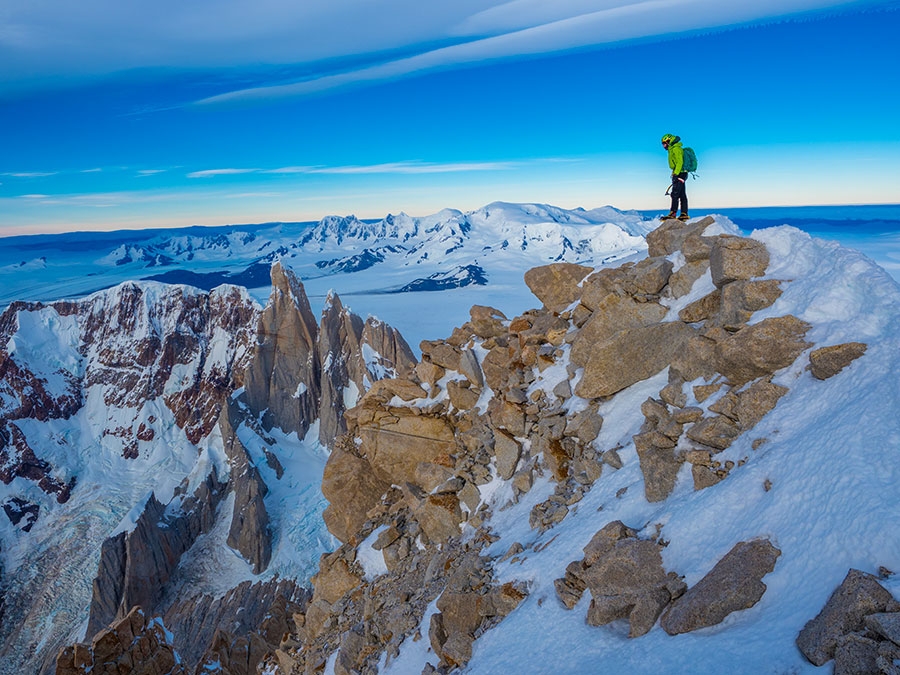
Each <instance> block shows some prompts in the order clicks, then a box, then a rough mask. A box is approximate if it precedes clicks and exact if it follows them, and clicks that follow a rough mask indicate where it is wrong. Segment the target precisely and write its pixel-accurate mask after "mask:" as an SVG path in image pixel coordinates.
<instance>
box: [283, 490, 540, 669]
mask: <svg viewBox="0 0 900 675" xmlns="http://www.w3.org/2000/svg"><path fill="white" fill-rule="evenodd" d="M373 528H378V534H377V536H375V529H373ZM421 534H422V526H421V525H420V524H419V522H418V521H417V520H415V519H414V518H413V517H412V509H411V507H410V506H409V495H408V494H404V491H403V490H400V489H398V488H391V489H389V490H387V491H386V494H385V495H384V498H383V499H382V500H381V502H380V503H379V504H378V506H376V507H375V508H373V509H372V511H371V512H370V520H369V521H368V522H367V523H366V524H365V526H364V528H363V531H362V533H360V536H361V537H362V536H368V535H371V536H372V537H373V539H374V544H373V549H374V550H376V551H381V553H382V555H383V557H384V560H385V563H386V565H387V568H388V570H389V571H388V572H387V573H384V574H380V575H379V576H377V577H374V578H367V577H366V576H365V570H364V569H363V567H362V566H361V564H360V562H359V561H358V560H357V559H356V548H355V547H354V546H351V545H349V544H345V545H343V546H341V547H339V548H338V549H337V550H335V551H334V552H332V553H329V554H325V555H323V556H322V559H321V561H320V566H319V572H318V574H317V575H316V576H315V577H314V578H313V586H314V592H313V596H312V598H311V600H310V603H309V605H308V607H307V609H306V611H305V612H304V613H302V614H295V615H294V628H293V630H292V631H291V634H290V635H288V636H286V637H285V639H284V640H283V641H282V643H281V646H280V647H279V649H278V650H276V651H275V653H274V654H273V655H272V656H270V657H269V659H268V662H269V663H271V664H273V665H275V664H277V666H278V668H279V669H280V670H279V672H282V673H292V672H293V673H310V674H311V673H314V672H318V670H319V669H320V668H321V666H322V665H323V664H324V663H325V662H326V660H327V659H328V658H329V656H331V655H332V654H333V653H334V652H335V651H336V652H337V654H336V656H335V657H334V658H335V672H339V673H366V674H368V673H375V672H377V666H378V663H379V662H384V659H385V656H384V654H385V653H386V654H387V656H386V659H387V662H388V663H390V660H391V659H392V658H394V657H395V656H396V655H397V654H398V653H399V646H400V644H401V643H402V642H403V641H404V640H405V639H407V638H412V639H414V640H419V639H425V637H426V636H424V635H422V634H421V633H420V632H419V630H420V628H419V627H420V625H421V624H422V621H423V617H424V615H425V611H426V608H427V607H428V606H429V604H430V603H432V602H434V601H435V600H437V607H438V610H439V612H438V613H437V614H434V615H433V616H432V618H431V624H430V630H429V635H428V636H427V638H428V639H429V640H430V642H431V644H432V645H433V646H434V648H435V650H436V652H435V653H436V654H437V656H438V658H440V659H441V664H443V665H442V667H445V668H447V667H451V666H450V664H454V665H462V664H464V663H465V662H466V661H467V660H468V658H469V656H470V655H471V644H472V641H473V640H474V639H475V638H476V637H477V636H478V635H480V634H481V633H482V632H484V631H485V630H487V629H489V628H490V627H491V626H492V625H494V624H495V623H496V622H497V621H499V620H500V619H502V617H504V616H506V615H507V614H509V613H510V612H511V611H512V610H513V609H515V607H516V606H517V605H518V603H519V602H520V601H521V600H522V599H523V598H524V597H525V591H524V588H521V587H519V586H517V585H514V584H503V585H499V584H494V583H492V577H493V572H492V567H491V564H490V561H489V560H488V559H486V558H483V557H481V556H480V555H479V554H478V549H479V548H480V547H481V546H483V545H484V543H485V542H486V541H489V539H478V538H476V539H474V540H471V541H469V542H467V543H463V542H462V541H461V539H460V537H458V536H457V537H456V538H455V539H453V540H448V541H444V542H443V544H442V546H440V547H438V546H433V545H427V546H417V545H416V541H417V539H418V538H419V537H420V536H421Z"/></svg>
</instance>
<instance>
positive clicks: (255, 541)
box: [0, 265, 411, 670]
mask: <svg viewBox="0 0 900 675" xmlns="http://www.w3.org/2000/svg"><path fill="white" fill-rule="evenodd" d="M272 282H273V290H272V295H271V298H270V301H269V303H268V305H267V306H266V307H265V308H261V307H260V306H259V305H258V304H257V303H256V302H255V301H254V300H253V299H251V298H250V296H249V295H248V294H247V292H246V291H245V290H243V289H239V288H237V287H233V286H222V287H219V288H217V289H215V290H213V291H212V292H209V293H204V292H200V291H198V290H196V289H190V288H188V287H184V286H166V285H163V284H157V283H126V284H122V285H121V286H119V287H116V288H115V289H111V290H109V291H105V292H101V293H98V294H95V295H93V296H90V297H89V298H86V299H84V300H81V301H77V302H58V303H51V304H47V305H41V304H24V303H14V304H13V305H11V306H10V307H9V308H8V309H7V310H6V312H4V313H3V314H2V316H0V331H2V334H0V375H2V377H0V480H2V481H3V483H4V486H0V487H2V488H3V491H2V494H0V502H2V505H3V507H4V513H0V518H5V521H6V522H3V523H0V526H2V527H0V532H2V533H3V550H4V552H5V553H6V560H9V561H12V565H8V566H7V569H6V570H5V579H4V581H5V585H4V588H5V589H6V594H5V598H6V610H7V611H6V612H5V616H4V617H3V620H2V623H0V654H2V655H3V659H4V660H6V661H7V662H8V663H10V664H13V666H14V667H16V668H23V669H25V670H40V664H42V663H43V664H44V667H45V668H48V669H49V668H50V667H51V665H50V664H51V662H52V661H53V659H54V658H55V653H56V647H58V645H59V644H61V641H63V640H67V641H71V640H72V639H87V640H88V641H90V640H91V638H92V637H93V635H94V634H96V633H97V632H98V631H99V630H101V629H104V628H105V627H106V626H108V625H109V624H110V623H111V622H114V621H121V620H122V619H123V618H124V617H125V616H126V615H127V614H128V613H129V612H130V611H131V609H132V608H133V607H135V606H138V607H142V608H143V609H144V610H146V611H147V612H152V611H155V612H158V613H160V612H163V611H164V610H165V608H166V607H165V605H166V604H167V603H169V602H170V601H171V598H170V597H169V596H168V595H167V592H168V590H167V589H168V587H169V583H170V579H171V578H172V575H173V573H174V572H175V570H176V569H177V568H178V567H179V565H180V564H181V561H182V558H183V556H184V554H185V553H187V552H188V551H190V550H192V548H193V547H194V544H195V543H196V542H197V540H198V537H201V535H203V536H204V537H205V538H206V539H208V538H209V537H213V536H218V535H214V533H213V532H212V530H213V529H214V528H215V526H216V525H221V527H222V528H224V532H225V534H224V535H223V541H222V545H223V546H227V547H230V548H232V549H234V550H235V551H236V552H237V554H238V560H239V561H243V562H240V563H236V564H239V565H246V572H241V573H240V574H238V575H237V577H236V579H235V583H237V582H238V581H240V578H241V576H240V575H241V574H246V575H247V576H249V577H251V578H252V576H253V575H256V574H261V573H264V572H265V571H266V570H267V568H268V565H269V563H270V561H271V559H272V555H273V539H274V538H276V537H278V536H284V534H283V531H285V528H290V527H291V518H294V517H295V516H291V517H286V516H284V515H283V514H281V513H279V514H278V516H279V517H278V518H277V522H276V524H275V525H274V526H273V524H272V518H271V515H270V510H271V509H272V508H276V509H283V508H284V507H283V502H284V500H285V498H286V497H285V495H287V494H288V492H287V487H279V489H278V490H276V493H277V494H274V495H273V493H272V483H273V482H274V483H278V482H279V481H280V480H281V478H282V476H283V475H284V474H285V468H284V467H283V466H282V465H281V463H280V460H279V455H281V454H283V453H284V452H288V450H286V449H284V448H282V447H280V443H281V442H280V441H278V440H276V439H278V438H285V439H286V438H289V437H290V436H291V434H296V436H294V438H300V439H302V438H303V436H305V434H306V432H307V430H308V429H309V427H310V425H311V424H312V423H313V422H315V421H316V419H317V418H318V416H319V414H320V410H322V409H329V410H333V409H336V408H338V407H340V406H343V405H354V404H355V402H356V399H355V398H354V396H356V395H357V394H356V393H354V394H352V395H350V394H348V393H347V391H346V389H347V383H348V382H349V379H348V380H346V381H345V380H343V379H341V378H340V377H338V378H335V379H333V382H334V383H335V386H336V387H337V388H336V389H334V390H330V391H333V392H335V393H333V395H334V396H338V397H340V403H339V404H336V403H335V402H334V401H333V400H331V399H329V398H323V397H322V393H321V392H322V390H323V386H322V382H321V378H320V373H321V372H322V363H323V362H335V363H336V362H344V363H359V364H365V363H366V362H367V361H368V362H369V363H372V364H377V365H379V367H380V368H381V369H380V370H379V369H376V368H374V366H373V369H372V371H371V372H368V371H365V368H362V369H361V370H360V369H357V370H356V371H354V373H355V375H354V376H355V377H356V378H357V380H358V382H359V388H358V389H356V390H353V391H355V392H358V393H362V392H364V390H365V388H366V387H367V386H369V384H370V383H371V382H373V381H374V380H375V379H377V378H378V377H382V376H384V375H385V374H387V373H392V372H394V365H393V362H392V361H391V360H390V359H391V358H395V355H396V354H398V353H400V352H402V353H403V354H405V355H409V348H408V347H407V346H406V345H405V343H403V342H402V338H399V336H397V339H396V341H394V342H392V341H391V340H387V341H386V347H387V348H388V349H389V350H391V351H390V352H389V355H390V358H385V357H382V356H381V355H379V354H377V352H376V351H375V350H376V349H378V348H380V346H379V347H375V348H373V347H372V343H370V342H369V341H368V338H365V337H363V332H364V330H363V327H364V323H363V322H362V321H361V320H360V319H359V318H358V317H355V316H353V315H351V314H349V313H346V315H345V316H343V317H342V318H341V320H342V321H345V322H346V323H347V324H348V325H351V326H353V327H354V328H353V334H354V335H355V336H356V337H355V339H354V340H351V341H343V342H337V343H335V344H334V345H333V346H329V347H326V348H325V349H322V348H320V345H319V343H318V335H319V329H318V326H317V324H316V320H315V318H314V317H313V314H312V311H311V309H310V306H309V301H308V299H307V297H306V295H305V293H304V291H303V286H302V284H301V283H300V282H299V280H298V279H297V278H296V276H295V275H294V274H293V273H292V272H290V270H287V269H284V268H282V267H281V266H280V265H275V266H274V267H273V268H272ZM323 325H327V321H325V320H324V319H323ZM385 330H386V332H385V335H387V336H390V335H391V334H392V333H391V331H390V329H385ZM364 345H365V346H364ZM398 346H400V348H399V352H398ZM369 349H372V350H373V351H372V354H374V356H372V354H369V355H368V359H367V358H366V356H364V354H363V352H364V351H366V350H369ZM409 358H410V359H411V357H409ZM351 389H352V387H351ZM329 395H332V394H329ZM270 431H272V432H273V433H274V434H275V435H274V436H272V435H270V433H269V432H270ZM242 439H243V440H242ZM248 444H249V445H248ZM290 452H293V451H290ZM283 459H284V457H282V460H283ZM302 471H303V465H302V464H296V461H295V465H294V466H293V467H289V470H288V472H287V473H288V478H286V479H285V480H288V479H289V480H291V481H292V482H293V483H295V482H296V481H297V480H298V476H300V477H301V478H302ZM298 472H301V473H298ZM226 501H227V505H228V508H227V509H226V508H220V507H221V506H222V505H223V504H224V503H225V502H226ZM267 502H269V503H267ZM273 528H275V529H273ZM277 528H282V529H281V530H278V529H277ZM280 531H281V532H282V534H281V535H279V534H278V533H279V532H280ZM74 532H78V533H81V534H80V536H79V535H73V533H74ZM309 536H310V537H311V538H313V539H315V537H316V535H315V533H314V532H313V533H310V535H309ZM107 538H108V539H107ZM104 540H105V541H104ZM307 555H310V556H316V555H318V553H317V552H316V550H311V551H310V552H309V553H308V554H307ZM92 578H93V583H92V582H91V579H92ZM47 584H49V585H50V586H51V587H52V588H54V589H55V590H54V591H53V592H52V593H45V592H44V591H43V589H44V588H45V587H46V585H47ZM179 584H180V585H179V588H184V587H185V584H186V582H185V580H183V579H182V580H181V581H179ZM92 586H93V591H92ZM35 598H38V601H37V602H35V601H34V599H35ZM161 603H162V604H161ZM88 605H89V606H90V611H89V614H90V616H89V617H88V616H87V615H85V614H84V611H85V610H84V608H85V607H88ZM63 608H65V609H64V610H63ZM48 616H53V617H54V619H53V625H52V627H51V628H50V629H47V628H46V627H45V626H46V622H45V617H48ZM85 620H88V624H87V625H88V628H87V631H88V632H87V635H86V636H85V635H76V634H75V631H76V630H77V626H78V624H79V623H82V622H83V621H85ZM82 626H83V624H82ZM82 630H83V628H82ZM36 645H41V647H40V648H39V649H37V648H36ZM13 666H11V667H13Z"/></svg>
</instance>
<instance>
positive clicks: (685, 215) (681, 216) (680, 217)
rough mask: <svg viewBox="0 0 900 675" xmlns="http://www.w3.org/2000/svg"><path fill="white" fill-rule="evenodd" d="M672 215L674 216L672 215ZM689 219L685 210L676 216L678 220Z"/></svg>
mask: <svg viewBox="0 0 900 675" xmlns="http://www.w3.org/2000/svg"><path fill="white" fill-rule="evenodd" d="M673 217H674V216H673ZM690 219H691V217H690V216H689V215H688V214H687V211H685V212H684V213H682V214H681V215H680V216H678V220H682V221H683V220H690Z"/></svg>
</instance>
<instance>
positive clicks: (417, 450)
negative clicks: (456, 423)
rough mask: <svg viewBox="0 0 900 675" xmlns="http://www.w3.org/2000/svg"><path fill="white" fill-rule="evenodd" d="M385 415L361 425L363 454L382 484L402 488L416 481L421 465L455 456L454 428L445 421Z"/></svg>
mask: <svg viewBox="0 0 900 675" xmlns="http://www.w3.org/2000/svg"><path fill="white" fill-rule="evenodd" d="M392 410H396V412H397V415H385V416H383V417H381V418H379V419H376V420H373V421H372V422H371V423H369V424H363V425H360V428H359V437H360V438H361V439H362V445H361V446H360V450H361V452H362V453H363V454H364V455H365V457H366V459H368V461H369V464H370V465H371V467H372V471H373V473H374V474H375V476H376V477H377V478H378V480H379V481H381V482H384V483H388V484H392V485H403V484H404V483H407V482H412V481H413V480H414V479H415V469H416V465H417V464H418V463H419V462H432V461H434V459H435V458H436V457H439V456H440V455H443V454H447V453H450V452H452V451H453V450H454V449H455V447H456V443H455V442H454V436H453V427H452V426H450V424H449V423H448V421H447V420H446V419H444V418H443V417H430V416H427V415H414V414H409V413H408V412H407V409H405V408H400V409H392Z"/></svg>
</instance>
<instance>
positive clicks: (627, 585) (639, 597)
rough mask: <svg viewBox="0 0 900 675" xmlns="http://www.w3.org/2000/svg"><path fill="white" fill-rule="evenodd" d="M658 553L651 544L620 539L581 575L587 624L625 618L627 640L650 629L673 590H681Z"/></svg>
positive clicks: (650, 542) (626, 538) (651, 542)
mask: <svg viewBox="0 0 900 675" xmlns="http://www.w3.org/2000/svg"><path fill="white" fill-rule="evenodd" d="M660 550H661V547H660V545H659V544H657V543H656V542H654V541H649V540H642V539H636V538H632V537H624V538H622V539H619V540H618V541H616V542H615V543H614V544H613V546H612V547H611V548H610V549H609V550H608V551H607V552H605V553H603V554H601V555H599V556H598V557H597V559H596V561H595V562H594V563H593V564H592V565H590V566H589V567H587V568H586V569H585V570H584V571H583V572H581V575H580V576H581V578H582V579H583V580H584V583H585V585H586V586H587V588H588V590H590V592H591V604H590V607H589V608H588V614H587V622H588V624H589V625H591V626H602V625H605V624H608V623H610V622H611V621H615V620H616V619H627V620H628V622H629V626H630V629H629V633H628V637H632V638H633V637H638V636H641V635H644V634H645V633H647V632H648V631H649V630H650V629H651V628H652V627H653V624H655V623H656V620H657V618H659V615H660V614H661V613H662V611H663V609H664V608H665V607H666V605H667V604H668V603H669V602H670V601H671V600H672V595H673V590H675V589H678V590H675V592H676V593H678V592H680V591H681V590H682V589H681V588H680V587H679V586H680V584H679V582H677V580H676V579H675V578H674V577H673V576H670V575H667V574H666V572H665V570H664V569H663V565H662V555H661V553H660Z"/></svg>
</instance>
